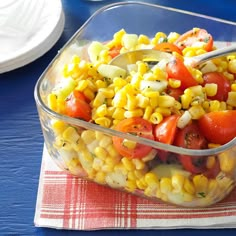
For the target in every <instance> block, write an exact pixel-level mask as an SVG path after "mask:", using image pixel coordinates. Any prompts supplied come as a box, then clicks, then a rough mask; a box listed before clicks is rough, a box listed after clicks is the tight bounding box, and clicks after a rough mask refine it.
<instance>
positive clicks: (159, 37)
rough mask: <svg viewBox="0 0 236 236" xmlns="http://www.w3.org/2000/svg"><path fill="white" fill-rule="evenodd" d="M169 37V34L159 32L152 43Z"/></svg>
mask: <svg viewBox="0 0 236 236" xmlns="http://www.w3.org/2000/svg"><path fill="white" fill-rule="evenodd" d="M165 38H167V35H166V34H165V33H163V32H157V33H156V35H155V37H154V38H153V39H152V41H151V43H152V44H158V43H160V42H161V41H162V39H165Z"/></svg>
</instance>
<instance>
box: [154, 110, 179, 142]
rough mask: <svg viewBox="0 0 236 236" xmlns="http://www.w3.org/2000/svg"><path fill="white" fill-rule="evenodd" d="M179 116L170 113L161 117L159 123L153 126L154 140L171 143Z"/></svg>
mask: <svg viewBox="0 0 236 236" xmlns="http://www.w3.org/2000/svg"><path fill="white" fill-rule="evenodd" d="M178 119H179V116H178V115H172V116H168V117H166V118H164V119H163V121H162V122H161V123H160V124H157V125H156V126H155V128H154V137H155V140H156V141H158V142H161V143H166V144H172V143H173V141H174V138H175V133H176V130H177V122H178Z"/></svg>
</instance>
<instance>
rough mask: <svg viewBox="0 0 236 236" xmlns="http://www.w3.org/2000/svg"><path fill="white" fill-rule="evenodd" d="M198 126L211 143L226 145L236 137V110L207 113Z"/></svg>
mask: <svg viewBox="0 0 236 236" xmlns="http://www.w3.org/2000/svg"><path fill="white" fill-rule="evenodd" d="M198 124H199V128H200V130H201V132H202V133H203V135H204V136H205V137H206V139H207V140H208V141H209V142H212V143H217V144H222V145H223V144H226V143H227V142H229V141H230V140H232V139H233V138H235V137H236V125H235V124H236V110H228V111H214V112H210V113H206V114H205V115H203V116H202V117H201V118H200V119H199V120H198Z"/></svg>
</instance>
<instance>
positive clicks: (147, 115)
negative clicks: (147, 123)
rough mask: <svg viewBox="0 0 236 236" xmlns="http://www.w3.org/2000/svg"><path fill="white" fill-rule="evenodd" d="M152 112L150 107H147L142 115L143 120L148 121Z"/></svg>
mask: <svg viewBox="0 0 236 236" xmlns="http://www.w3.org/2000/svg"><path fill="white" fill-rule="evenodd" d="M152 112H153V109H152V107H151V106H147V107H146V108H145V110H144V114H143V119H145V120H149V119H150V117H151V114H152Z"/></svg>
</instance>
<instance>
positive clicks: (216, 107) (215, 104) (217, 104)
mask: <svg viewBox="0 0 236 236" xmlns="http://www.w3.org/2000/svg"><path fill="white" fill-rule="evenodd" d="M219 110H220V102H219V101H218V100H212V101H210V107H209V111H210V112H211V111H219Z"/></svg>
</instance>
